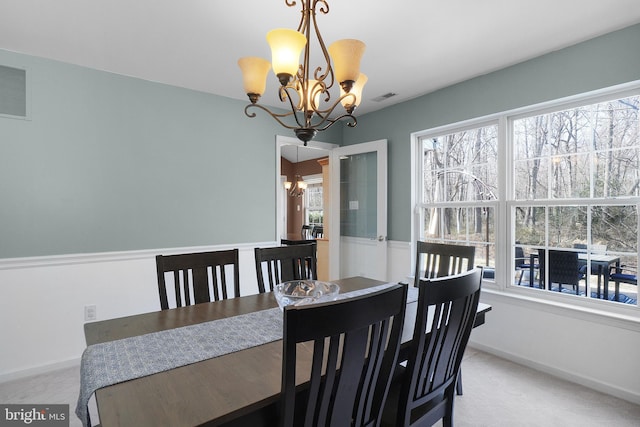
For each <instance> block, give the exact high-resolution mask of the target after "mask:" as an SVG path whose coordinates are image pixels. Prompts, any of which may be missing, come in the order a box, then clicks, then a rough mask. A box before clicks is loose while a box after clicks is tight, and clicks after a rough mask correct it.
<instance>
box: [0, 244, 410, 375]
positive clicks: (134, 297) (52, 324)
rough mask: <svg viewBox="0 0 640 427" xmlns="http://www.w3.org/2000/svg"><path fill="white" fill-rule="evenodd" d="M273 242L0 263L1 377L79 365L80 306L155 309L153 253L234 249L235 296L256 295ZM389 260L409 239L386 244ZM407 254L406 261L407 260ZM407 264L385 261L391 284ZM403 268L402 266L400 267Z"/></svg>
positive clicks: (112, 314)
mask: <svg viewBox="0 0 640 427" xmlns="http://www.w3.org/2000/svg"><path fill="white" fill-rule="evenodd" d="M274 245H275V242H257V243H251V244H242V245H221V246H210V247H196V248H172V249H157V250H145V251H126V252H117V253H102V254H82V255H63V256H51V257H34V258H20V259H5V260H0V295H1V297H0V301H1V304H2V306H1V309H0V328H1V329H0V338H1V339H2V351H1V352H0V382H3V381H9V380H12V379H15V378H21V377H25V376H29V375H34V374H39V373H42V372H46V371H49V370H52V369H58V368H62V367H66V366H71V365H74V364H78V363H79V360H80V356H81V355H82V351H83V350H84V348H85V347H86V345H85V340H84V329H83V327H84V324H85V321H84V307H85V306H87V305H95V306H96V311H97V320H105V319H112V318H116V317H123V316H130V315H134V314H140V313H147V312H150V311H156V310H159V309H160V302H159V298H158V288H157V286H158V285H157V278H156V267H155V256H156V255H157V254H163V255H171V254H174V253H188V252H201V251H209V250H223V249H230V248H238V249H239V258H240V261H239V263H240V287H241V289H240V293H241V295H250V294H254V293H257V290H258V284H257V281H256V275H255V260H254V255H253V249H254V248H255V247H260V246H274ZM389 246H390V251H389V259H390V260H397V259H400V260H402V259H403V258H404V257H405V254H404V252H405V251H406V252H407V254H408V250H409V249H408V248H409V244H408V243H405V242H397V243H393V242H389ZM407 259H408V258H407ZM405 263H406V262H405V261H404V260H402V261H400V262H397V263H396V262H395V261H394V262H392V264H393V265H391V267H390V268H389V270H388V271H389V272H392V275H391V276H390V277H394V278H393V281H399V280H403V279H402V277H403V276H405V277H406V272H398V271H399V270H402V269H403V267H400V266H401V265H404V264H405ZM407 271H408V267H407Z"/></svg>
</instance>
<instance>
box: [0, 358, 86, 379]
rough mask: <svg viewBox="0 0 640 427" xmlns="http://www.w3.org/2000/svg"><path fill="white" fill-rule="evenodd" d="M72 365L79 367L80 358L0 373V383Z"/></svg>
mask: <svg viewBox="0 0 640 427" xmlns="http://www.w3.org/2000/svg"><path fill="white" fill-rule="evenodd" d="M74 366H75V367H77V368H78V369H80V359H78V358H74V359H69V360H63V361H60V362H55V363H50V364H47V365H42V366H36V367H33V368H29V369H22V370H19V371H14V372H8V373H4V374H0V383H6V382H10V381H15V380H21V379H24V378H29V377H33V376H36V375H43V374H48V373H49V372H53V371H58V370H60V369H66V368H72V367H74Z"/></svg>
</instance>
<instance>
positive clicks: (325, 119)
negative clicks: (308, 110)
mask: <svg viewBox="0 0 640 427" xmlns="http://www.w3.org/2000/svg"><path fill="white" fill-rule="evenodd" d="M349 95H350V94H345V95H343V96H341V97H340V99H338V100H337V101H336V102H334V103H333V104H332V105H331V107H329V108H328V109H326V110H316V111H315V115H316V116H317V117H318V118H319V119H320V120H317V121H316V122H315V123H312V121H311V119H309V120H307V123H306V125H305V127H307V128H315V129H317V130H318V131H320V132H322V131H324V130H326V129H328V128H329V127H331V125H333V124H334V123H335V122H337V121H340V120H342V119H346V118H349V119H351V122H349V123H347V126H349V127H355V126H356V125H357V124H358V120H357V119H356V118H355V116H353V114H352V112H353V110H351V112H349V111H347V112H346V113H344V114H342V115H340V116H338V117H337V118H335V119H332V118H330V117H329V116H330V115H331V113H333V110H335V109H336V107H337V106H338V105H339V104H340V101H341V100H342V99H343V98H346V97H347V96H349ZM351 96H352V97H353V95H351ZM324 123H329V124H328V125H327V126H324V127H322V128H321V127H320V126H323V125H324Z"/></svg>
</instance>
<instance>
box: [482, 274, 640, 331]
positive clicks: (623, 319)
mask: <svg viewBox="0 0 640 427" xmlns="http://www.w3.org/2000/svg"><path fill="white" fill-rule="evenodd" d="M541 293H544V294H543V295H540V294H541ZM482 298H483V300H485V302H488V303H491V302H493V301H495V303H500V302H504V303H508V304H512V305H518V306H521V307H526V308H529V309H535V310H539V311H544V312H547V313H551V314H555V315H559V316H567V317H572V318H575V319H579V320H586V321H591V322H596V323H599V324H604V325H608V326H613V327H617V328H624V329H628V330H631V331H635V332H640V308H639V307H638V306H635V305H629V306H625V305H622V304H617V303H613V302H606V301H602V300H595V299H587V298H583V299H581V298H575V297H573V296H570V295H563V294H557V293H556V292H546V291H540V290H535V289H528V288H520V287H509V288H506V289H501V288H500V287H499V286H498V285H497V284H495V283H494V282H488V281H484V282H483V284H482Z"/></svg>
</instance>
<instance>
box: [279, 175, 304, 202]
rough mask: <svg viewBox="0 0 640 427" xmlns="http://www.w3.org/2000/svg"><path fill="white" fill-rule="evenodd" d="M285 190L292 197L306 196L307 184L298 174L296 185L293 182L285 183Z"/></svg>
mask: <svg viewBox="0 0 640 427" xmlns="http://www.w3.org/2000/svg"><path fill="white" fill-rule="evenodd" d="M284 188H285V190H287V191H288V192H289V195H290V196H292V197H293V196H295V197H302V196H303V194H304V190H306V189H307V183H306V182H304V180H303V179H302V177H301V176H300V175H298V174H296V176H295V183H292V182H291V181H285V183H284Z"/></svg>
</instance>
